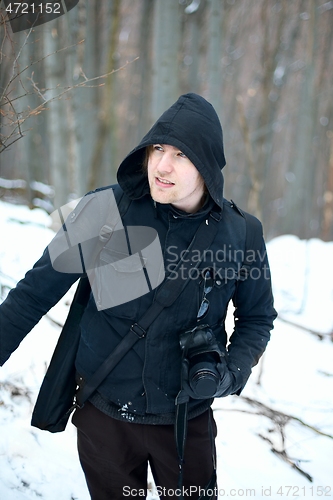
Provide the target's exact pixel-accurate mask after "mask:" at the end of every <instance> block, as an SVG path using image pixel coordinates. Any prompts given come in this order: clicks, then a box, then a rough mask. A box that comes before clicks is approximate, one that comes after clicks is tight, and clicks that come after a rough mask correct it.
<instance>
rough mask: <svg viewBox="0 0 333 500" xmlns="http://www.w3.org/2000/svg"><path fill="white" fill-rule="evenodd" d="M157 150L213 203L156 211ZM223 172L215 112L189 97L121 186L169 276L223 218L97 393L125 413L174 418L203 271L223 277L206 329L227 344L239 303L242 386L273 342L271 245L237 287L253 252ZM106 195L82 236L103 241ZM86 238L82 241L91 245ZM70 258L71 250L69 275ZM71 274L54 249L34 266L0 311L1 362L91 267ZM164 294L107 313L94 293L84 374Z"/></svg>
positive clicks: (83, 350) (73, 219)
mask: <svg viewBox="0 0 333 500" xmlns="http://www.w3.org/2000/svg"><path fill="white" fill-rule="evenodd" d="M155 143H158V144H171V145H173V146H175V147H177V148H179V149H180V150H181V151H183V152H184V153H185V154H186V155H187V156H188V158H189V159H190V160H191V161H192V163H193V164H194V165H195V166H196V167H197V169H198V170H199V172H200V173H201V175H202V176H203V178H204V180H205V184H206V187H207V188H208V193H209V194H208V196H207V200H206V203H205V205H204V206H203V208H202V209H201V210H199V211H198V212H197V213H195V214H188V213H184V212H181V211H179V210H176V209H175V208H174V207H172V206H171V205H162V204H159V203H157V204H156V203H154V202H153V200H152V199H151V197H150V195H149V186H148V182H147V176H146V173H145V171H144V169H142V164H143V161H144V155H145V147H146V146H147V145H149V144H155ZM224 164H225V160H224V152H223V142H222V130H221V126H220V122H219V120H218V118H217V115H216V113H215V111H214V110H213V108H212V106H211V105H210V104H208V103H207V101H205V100H204V99H203V98H201V97H200V96H197V95H195V94H188V95H185V96H182V97H181V98H180V99H179V100H178V101H177V103H175V104H174V105H173V106H172V107H171V108H170V109H169V110H167V111H166V112H165V113H164V114H163V115H162V117H161V118H160V119H159V120H158V121H157V123H156V124H155V125H154V126H153V127H152V129H151V131H150V132H149V133H148V134H147V135H146V136H145V137H144V139H143V140H142V141H141V143H140V144H139V146H138V147H137V148H135V149H134V150H133V151H132V152H131V153H130V154H129V155H128V156H127V157H126V158H125V160H124V161H123V162H122V164H121V165H120V167H119V170H118V182H119V184H120V186H121V187H122V188H123V190H124V192H125V193H126V195H127V196H129V197H130V199H131V200H132V201H131V204H130V207H129V209H128V211H127V213H126V215H125V216H124V218H123V224H124V226H125V227H135V226H146V227H150V228H153V229H154V230H155V231H156V232H157V234H158V237H159V241H160V245H161V248H162V251H163V259H164V269H165V272H166V275H168V274H169V273H171V272H172V270H173V268H174V265H175V262H176V261H177V260H178V258H179V256H180V255H181V252H183V251H184V250H185V249H186V248H187V246H188V245H189V243H190V242H191V240H192V238H193V236H194V234H195V232H196V230H197V228H198V226H199V224H200V223H201V221H202V220H205V219H207V218H208V216H209V212H210V211H211V210H212V208H214V209H215V210H217V209H218V210H222V217H221V220H220V222H219V231H218V234H217V236H216V238H215V240H214V242H213V244H212V245H211V247H210V249H209V251H207V252H206V253H205V256H204V259H203V261H202V262H201V263H200V265H199V267H198V270H197V271H196V273H194V274H193V276H192V279H191V280H190V281H189V283H188V285H187V286H186V288H185V289H184V291H183V292H182V294H181V295H180V297H179V298H178V300H177V301H176V303H175V304H173V305H172V306H171V307H169V308H166V309H164V310H163V311H162V313H161V314H160V316H159V317H158V318H157V319H156V320H155V322H154V323H153V324H152V325H151V326H150V328H149V330H148V335H147V336H146V337H145V338H144V339H142V340H140V341H139V342H138V343H137V344H136V345H135V347H134V348H133V349H132V350H131V351H130V352H128V354H126V356H125V357H124V358H123V360H122V361H121V362H120V363H119V364H118V365H117V366H116V368H115V369H114V370H113V371H112V373H111V374H110V375H109V376H108V377H107V378H106V379H105V381H104V382H103V383H102V384H101V386H100V387H99V389H98V392H99V393H100V394H101V395H102V397H103V398H104V399H105V400H108V401H110V402H111V403H113V404H114V405H116V406H117V407H119V408H126V409H127V410H128V411H129V412H130V413H131V414H132V415H134V416H135V415H141V416H143V415H147V416H148V415H156V416H158V415H166V414H167V415H169V414H173V413H174V409H175V397H176V395H177V393H178V391H179V389H180V362H181V350H180V346H179V335H180V333H182V332H184V331H185V330H187V329H189V328H193V326H196V324H197V320H196V317H197V313H198V309H199V307H200V303H201V300H202V297H203V277H202V276H203V273H202V272H203V270H204V269H207V268H210V269H212V270H213V271H214V276H215V278H214V287H213V290H212V291H211V292H210V293H209V297H208V298H209V303H210V306H209V310H208V314H207V315H206V317H205V318H204V323H205V324H206V323H207V324H209V325H210V327H211V328H212V330H213V331H214V333H215V335H216V337H217V338H218V340H219V341H220V342H221V343H222V344H223V345H227V341H228V339H227V337H228V336H227V333H226V331H225V327H224V322H225V317H226V312H227V307H228V304H229V302H230V301H232V302H233V304H234V306H235V312H234V316H235V328H234V331H233V333H232V335H231V338H230V344H229V347H228V352H229V360H230V361H232V362H233V364H234V365H236V366H237V368H238V371H239V376H240V379H241V381H242V384H241V385H242V387H243V386H244V385H245V383H246V381H247V379H248V377H249V375H250V373H251V368H252V367H253V366H254V365H255V364H256V363H257V362H258V359H259V358H260V356H261V355H262V353H263V352H264V350H265V347H266V344H267V342H268V340H269V337H270V330H271V329H272V327H273V320H274V318H275V317H276V313H275V310H274V308H273V299H272V292H271V283H270V274H269V267H268V261H267V255H266V249H265V244H264V241H262V248H261V250H260V252H259V253H257V255H255V256H254V255H253V258H254V259H255V262H254V264H253V267H252V269H253V273H251V276H250V277H249V278H248V279H247V280H245V281H238V279H237V277H238V271H239V269H240V267H241V265H242V262H243V259H244V251H245V220H244V218H243V217H242V216H241V214H240V213H239V212H238V211H237V210H235V208H234V207H233V206H232V205H231V204H230V203H229V202H228V201H226V200H225V199H224V198H223V193H222V188H223V177H222V173H221V168H222V167H223V166H224ZM108 192H109V191H108V189H107V188H106V189H104V190H103V196H105V195H107V194H108ZM99 194H100V193H99V192H96V193H95V194H93V195H92V196H90V201H89V203H86V201H85V200H86V199H87V198H84V199H83V200H82V202H81V203H80V204H79V205H78V207H77V208H76V209H75V211H74V213H73V214H72V216H70V217H69V219H68V221H67V222H66V224H67V225H68V226H69V225H70V224H72V225H74V226H75V225H77V227H80V228H81V229H82V231H83V232H84V231H85V230H86V229H87V226H91V224H93V225H95V227H94V230H95V232H96V234H98V232H99V229H100V228H101V227H102V226H103V225H104V224H105V219H106V213H105V210H102V209H101V208H100V202H99ZM92 214H93V215H92ZM92 221H93V222H92ZM56 238H57V236H56ZM58 238H59V235H58ZM84 239H85V238H84V236H83V239H82V241H83V240H84ZM110 241H111V242H112V238H111V240H110ZM75 243H77V242H75ZM105 254H107V252H104V258H105ZM71 259H72V255H71V253H70V252H69V253H68V263H69V264H68V266H69V271H71V264H70V263H71ZM73 262H74V260H73ZM101 269H102V268H101ZM72 270H73V271H75V272H68V271H67V272H65V273H64V272H59V271H57V270H56V269H54V267H53V266H52V263H51V260H50V255H49V251H48V249H46V250H45V252H44V254H43V256H42V258H41V259H40V260H39V261H38V262H37V263H36V264H35V266H34V268H33V269H32V270H31V271H29V272H28V273H27V275H26V277H25V278H24V279H23V280H22V281H21V282H19V283H18V285H17V287H16V288H15V289H14V290H12V291H11V292H10V294H9V296H8V298H7V299H6V300H5V302H4V303H3V304H2V305H1V306H0V363H1V364H3V363H4V362H5V361H6V360H7V359H8V357H9V356H10V354H11V353H12V352H13V351H14V350H15V349H16V348H17V347H18V345H19V343H20V342H21V340H22V339H23V338H24V336H25V335H26V334H27V333H28V332H29V331H30V330H31V329H32V328H33V326H34V325H35V324H36V323H37V322H38V321H39V319H40V318H41V317H42V316H43V315H44V314H45V313H46V312H47V311H48V310H49V309H50V308H51V307H52V306H53V305H54V304H56V303H57V302H58V300H59V299H60V298H61V297H62V296H63V295H64V294H65V293H66V291H67V290H68V289H69V287H70V286H71V285H72V284H73V283H74V282H75V281H76V280H77V279H78V278H79V277H80V276H82V274H84V272H85V269H84V266H83V268H82V269H81V268H80V266H79V268H77V266H76V265H74V264H73V268H72ZM116 272H117V273H119V274H118V278H117V280H118V279H119V280H121V279H122V273H128V272H135V269H134V270H133V269H128V268H126V266H118V268H117V269H116ZM157 289H158V288H155V289H154V290H151V291H149V292H148V293H145V294H144V295H142V296H141V297H139V298H136V299H134V300H131V301H130V302H126V303H123V304H120V305H117V306H115V307H110V308H107V309H102V310H99V309H98V308H97V306H96V296H94V295H93V294H91V297H90V300H89V302H88V306H87V308H86V311H85V313H84V316H83V318H82V321H81V332H82V335H81V341H80V345H79V350H78V354H77V360H76V367H77V371H78V372H79V373H80V375H82V376H83V377H84V378H89V377H90V376H91V375H92V374H93V373H94V372H95V370H96V369H97V368H98V367H99V366H100V364H101V363H102V362H103V360H104V359H105V358H106V357H107V355H108V354H109V353H110V352H111V351H112V350H113V349H114V347H115V346H116V345H117V344H118V343H119V341H120V339H121V338H122V337H123V336H124V335H125V334H126V333H127V332H128V330H129V328H130V326H131V325H132V324H133V323H134V322H136V321H137V320H138V319H139V318H140V316H142V315H143V313H144V312H145V311H146V310H147V309H148V307H149V306H150V304H151V303H152V301H153V300H154V296H155V294H156V291H157ZM210 403H211V401H209V402H208V401H207V402H202V401H200V400H191V401H190V412H191V411H192V414H193V413H195V409H196V408H197V409H198V408H199V407H200V408H202V409H204V408H205V407H207V406H208V405H209V404H210Z"/></svg>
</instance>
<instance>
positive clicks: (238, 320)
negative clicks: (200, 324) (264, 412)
mask: <svg viewBox="0 0 333 500" xmlns="http://www.w3.org/2000/svg"><path fill="white" fill-rule="evenodd" d="M233 304H234V307H235V310H234V322H235V326H234V331H233V334H232V335H231V337H230V345H229V347H228V352H229V356H228V358H229V363H232V364H233V365H234V367H235V368H236V369H237V371H238V373H239V375H240V377H239V378H240V381H241V385H242V387H241V389H240V390H239V391H238V392H237V394H240V392H241V391H242V389H243V388H244V386H245V384H246V382H247V379H248V378H249V376H250V374H251V369H252V367H253V366H255V365H256V364H257V363H258V361H259V359H260V357H261V355H262V354H263V352H264V351H265V349H266V345H267V343H268V341H269V339H270V331H271V330H272V328H273V321H274V319H275V318H276V316H277V313H276V311H275V309H274V307H273V294H272V287H271V274H270V269H269V263H268V258H267V252H266V246H265V243H264V240H262V246H261V249H260V251H259V252H257V253H256V255H253V264H252V266H251V268H250V272H249V276H248V277H247V279H245V280H244V281H239V282H238V283H237V286H236V291H235V293H234V296H233Z"/></svg>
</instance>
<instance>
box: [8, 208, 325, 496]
mask: <svg viewBox="0 0 333 500" xmlns="http://www.w3.org/2000/svg"><path fill="white" fill-rule="evenodd" d="M49 224H50V220H49V217H48V216H47V215H46V214H45V213H44V212H43V211H41V210H39V209H36V210H33V211H30V210H29V209H28V208H26V207H21V206H15V205H9V204H6V203H2V202H0V234H1V247H0V286H1V293H2V294H3V295H5V294H6V292H7V291H8V289H9V288H10V287H12V286H14V284H15V282H16V281H17V280H18V279H20V278H21V277H22V276H23V274H24V272H25V271H26V270H28V269H29V268H30V267H31V266H32V265H33V263H34V262H35V261H36V260H37V258H38V257H39V256H40V254H41V252H42V250H43V249H44V247H45V246H46V245H47V244H48V242H49V241H50V239H51V238H52V236H53V232H52V231H51V230H49V229H47V228H46V226H48V225H49ZM268 253H269V258H270V263H271V269H272V277H273V286H274V295H275V303H276V308H277V310H278V312H279V314H280V317H281V319H278V320H277V321H276V324H275V329H274V331H273V333H272V339H271V341H270V343H269V345H268V348H267V351H266V353H265V354H264V356H263V358H262V360H261V362H260V364H259V366H258V367H256V368H255V369H254V370H253V374H252V377H251V379H250V381H249V382H248V384H247V386H246V388H245V390H244V391H243V393H242V396H241V397H237V396H232V397H229V398H224V399H217V400H216V401H215V402H214V416H215V419H216V421H217V425H218V437H217V455H218V485H219V498H220V499H221V498H225V497H231V498H255V499H261V498H270V499H274V500H278V499H281V498H299V499H306V500H307V499H316V498H333V479H332V476H333V474H332V468H333V466H332V464H333V438H332V436H333V421H332V411H333V364H332V355H333V343H332V339H331V337H330V335H329V334H330V333H332V332H333V315H332V309H333V268H332V266H331V259H332V255H333V243H323V242H322V241H320V240H310V241H300V240H299V239H298V238H296V237H294V236H289V235H286V236H282V237H279V238H276V239H274V240H273V241H271V242H270V243H269V244H268ZM72 293H73V291H70V292H68V294H67V295H66V296H65V297H64V298H63V299H62V301H61V302H60V303H59V304H58V305H57V306H56V307H55V308H54V309H53V310H52V311H50V313H49V314H48V315H47V316H46V317H44V318H43V319H42V320H41V321H40V323H39V324H38V325H37V326H36V327H35V328H34V330H33V331H32V332H31V333H30V334H29V335H28V337H26V339H24V341H23V342H22V344H21V346H20V347H19V349H18V350H17V351H16V352H15V353H14V354H13V355H12V356H11V358H10V359H9V361H8V362H7V363H6V364H5V365H4V366H3V367H2V368H1V369H0V422H1V424H0V425H1V427H0V429H1V430H0V499H1V500H33V499H37V498H38V499H45V500H74V499H76V500H88V499H89V495H88V492H87V488H86V485H85V481H84V477H83V473H82V471H81V469H80V465H79V461H78V458H77V453H76V443H75V440H76V437H75V428H74V427H73V426H72V425H71V424H69V425H68V426H67V429H66V431H65V432H63V433H59V434H55V435H53V434H50V433H48V432H43V431H40V430H39V429H36V428H34V427H31V426H30V417H31V412H32V408H33V403H34V400H35V398H36V395H37V392H38V388H39V386H40V384H41V381H42V378H43V374H44V373H45V368H46V365H47V363H48V361H49V359H50V357H51V354H52V352H53V349H54V346H55V343H56V341H57V337H58V335H59V327H58V326H57V325H56V324H55V323H54V322H53V321H52V319H54V320H56V321H58V322H63V320H64V318H65V316H66V312H67V310H68V304H69V302H70V300H71V297H72ZM283 320H288V322H286V321H283ZM229 322H230V319H229ZM296 325H300V326H301V327H304V328H300V327H299V326H296ZM305 328H308V329H309V330H312V331H315V332H318V333H321V334H322V339H321V340H319V338H318V336H316V335H314V334H313V333H309V331H306V330H305ZM272 450H275V451H272ZM281 452H282V454H281ZM148 498H149V499H150V500H153V499H156V498H157V496H156V491H154V490H153V491H152V492H151V493H150V494H149V496H148Z"/></svg>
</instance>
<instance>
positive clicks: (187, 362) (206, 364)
mask: <svg viewBox="0 0 333 500" xmlns="http://www.w3.org/2000/svg"><path fill="white" fill-rule="evenodd" d="M179 341H180V347H181V349H182V356H183V357H182V359H183V361H182V363H183V367H184V366H185V369H186V370H185V371H186V374H187V377H186V378H187V380H183V384H184V383H185V384H186V383H187V384H188V385H189V388H190V392H191V393H192V394H191V395H192V397H195V398H198V399H201V398H210V397H214V395H215V394H216V393H217V391H218V388H219V384H220V382H221V375H222V373H223V372H222V373H221V368H222V367H223V366H225V367H226V350H225V348H224V347H221V346H220V344H219V343H218V341H217V340H216V338H215V335H214V333H213V331H212V330H211V328H210V327H209V325H200V326H196V327H195V328H193V329H192V330H188V331H186V332H184V333H182V334H181V335H180V339H179ZM218 367H219V369H218ZM183 373H184V370H183Z"/></svg>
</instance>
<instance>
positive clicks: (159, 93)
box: [152, 0, 180, 121]
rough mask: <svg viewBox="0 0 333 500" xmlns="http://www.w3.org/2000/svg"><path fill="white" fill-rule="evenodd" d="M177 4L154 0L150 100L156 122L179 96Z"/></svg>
mask: <svg viewBox="0 0 333 500" xmlns="http://www.w3.org/2000/svg"><path fill="white" fill-rule="evenodd" d="M179 41H180V12H179V3H178V2H177V1H174V0H171V1H168V2H166V1H165V0H155V8H154V30H153V51H154V56H153V75H152V78H153V80H152V81H153V99H152V118H153V120H154V121H155V120H156V119H157V118H158V117H159V116H160V115H161V114H162V113H163V112H164V111H165V110H166V109H167V108H168V107H169V106H171V104H173V102H174V101H176V100H177V98H178V97H179V82H178V77H179V70H178V67H179V61H178V57H179V53H178V49H179Z"/></svg>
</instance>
